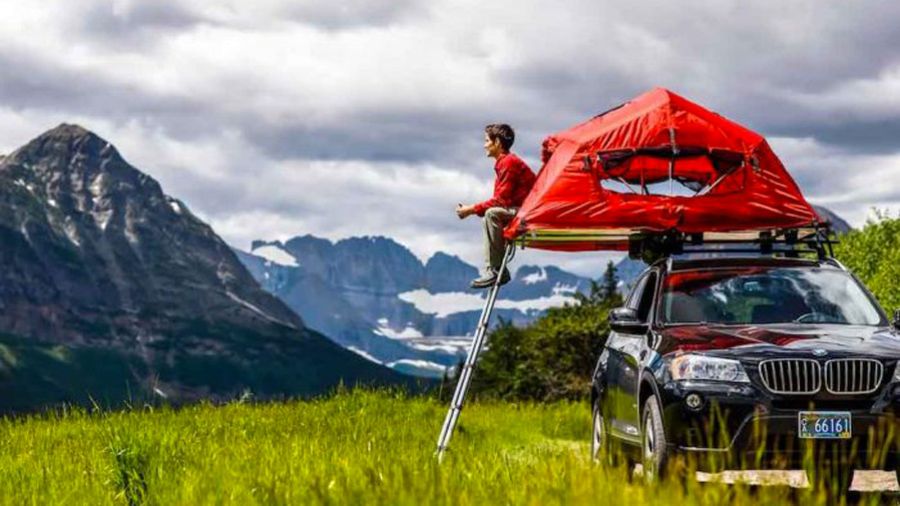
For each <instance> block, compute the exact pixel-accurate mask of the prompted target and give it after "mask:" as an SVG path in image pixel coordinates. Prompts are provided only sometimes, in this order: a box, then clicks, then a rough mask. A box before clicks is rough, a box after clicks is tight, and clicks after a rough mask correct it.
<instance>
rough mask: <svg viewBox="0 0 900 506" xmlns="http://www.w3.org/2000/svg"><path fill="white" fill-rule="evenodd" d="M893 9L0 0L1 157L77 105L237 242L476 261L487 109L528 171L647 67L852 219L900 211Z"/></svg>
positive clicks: (544, 258)
mask: <svg viewBox="0 0 900 506" xmlns="http://www.w3.org/2000/svg"><path fill="white" fill-rule="evenodd" d="M563 6H564V7H563ZM898 26H900V2H896V1H883V2H864V1H860V2H846V1H835V2H826V1H821V0H817V1H794V2H784V1H777V2H776V1H754V2H747V1H731V2H729V1H709V2H698V1H678V2H672V1H652V2H609V1H597V0H585V1H574V2H573V1H570V2H549V1H548V2H530V1H523V0H495V1H492V2H483V1H474V0H472V1H470V0H428V1H426V0H392V1H380V2H376V1H372V2H366V1H360V0H344V1H341V2H335V1H327V2H326V1H304V0H300V1H297V0H294V1H286V0H285V1H282V0H254V1H244V2H238V1H236V0H231V1H228V0H225V1H221V0H220V1H217V2H208V1H199V0H183V1H166V0H147V1H93V0H65V1H61V0H60V1H42V2H28V3H23V2H20V1H12V0H0V69H2V70H0V153H3V152H9V151H11V150H12V149H14V148H16V147H18V146H19V145H21V144H23V143H25V142H27V141H28V140H29V139H31V138H33V137H35V136H37V135H39V134H40V133H41V132H43V131H45V130H47V129H49V128H52V127H53V126H55V125H57V124H58V123H60V122H64V121H65V122H75V123H79V124H81V125H83V126H84V127H86V128H88V129H91V130H93V131H95V132H96V133H97V134H99V135H101V136H102V137H104V138H106V139H108V140H109V141H111V142H112V143H113V144H115V145H116V146H117V147H118V148H119V150H120V151H121V153H122V154H123V155H124V157H125V158H126V159H127V160H128V161H129V162H131V163H132V164H133V165H135V166H136V167H137V168H139V169H141V170H143V171H144V172H147V173H149V174H150V175H152V176H153V177H155V178H156V179H158V180H159V181H160V183H161V184H162V185H163V188H164V190H165V191H166V192H167V193H169V194H171V195H173V196H175V197H178V198H180V199H182V200H183V201H184V202H185V203H186V204H187V205H188V206H189V207H190V208H191V209H192V210H193V211H194V212H195V213H196V214H197V215H199V216H200V217H202V218H203V219H205V220H206V221H208V222H209V223H210V224H211V225H212V226H213V227H214V229H215V230H216V231H217V232H218V233H219V235H221V236H222V237H223V238H224V239H225V240H226V241H228V242H229V243H230V244H231V245H233V246H235V247H238V248H241V249H245V250H247V249H249V247H250V242H251V241H252V240H253V239H287V238H289V237H292V236H295V235H302V234H306V233H311V234H314V235H318V236H324V237H328V238H330V239H340V238H343V237H347V236H352V235H386V236H390V237H393V238H395V239H397V240H398V241H400V242H401V243H403V244H406V245H407V246H409V247H410V248H411V249H412V250H413V252H414V253H416V255H418V256H419V257H420V258H422V259H423V260H424V259H427V258H428V257H429V256H430V255H431V254H432V253H434V252H435V251H437V250H444V251H446V252H449V253H453V254H457V255H460V256H461V257H463V258H464V259H466V260H468V261H470V262H472V263H480V251H481V228H480V223H479V222H478V221H476V220H474V219H469V220H465V221H460V220H458V219H457V218H456V216H455V214H454V213H453V210H454V207H455V206H456V203H457V202H465V203H468V202H473V201H476V200H481V199H484V198H486V197H487V196H489V193H490V189H491V184H492V177H493V171H492V164H491V163H489V161H488V160H487V159H486V158H484V154H483V151H482V148H481V145H482V135H483V134H482V132H483V127H484V125H485V124H486V123H492V122H500V121H503V122H509V123H511V124H512V125H513V126H514V127H515V128H516V130H517V133H518V137H517V142H516V145H515V146H514V148H513V150H514V151H516V152H518V153H519V154H520V155H521V156H522V157H523V158H524V159H525V160H526V161H527V162H529V163H530V164H531V165H532V167H533V168H534V169H535V170H537V169H538V168H539V164H538V155H539V147H540V141H541V139H542V138H543V137H544V136H546V135H547V134H550V133H552V132H555V131H558V130H562V129H564V128H566V127H568V126H570V125H572V124H574V123H577V122H580V121H582V120H584V119H586V118H588V117H590V116H592V115H594V114H596V113H598V112H601V111H604V110H606V109H609V108H610V107H612V106H614V105H617V104H619V103H621V102H622V101H624V100H627V99H628V98H630V97H632V96H635V95H637V94H640V93H642V92H644V91H646V90H647V89H649V88H652V87H654V86H664V87H668V88H670V89H672V90H674V91H675V92H677V93H680V94H682V95H684V96H686V97H688V98H690V99H693V100H695V101H697V102H700V103H701V104H704V105H706V106H707V107H709V108H712V109H714V110H716V111H718V112H720V113H722V114H724V115H726V116H728V117H730V118H732V119H734V120H736V121H738V122H740V123H743V124H745V125H747V126H749V127H751V128H753V129H755V130H757V131H759V132H760V133H762V134H764V135H766V136H768V137H769V139H770V142H771V144H772V145H773V147H774V148H775V150H776V153H778V155H779V156H780V157H781V159H782V160H783V161H784V162H785V165H786V166H787V167H788V169H789V170H790V171H791V173H792V174H793V175H794V177H795V178H796V179H797V181H798V183H799V184H800V186H801V187H802V189H803V190H804V192H805V193H806V195H807V197H808V198H809V200H811V201H812V202H813V203H816V204H821V205H824V206H827V207H829V208H831V209H832V210H834V211H835V212H837V213H838V214H840V215H841V216H843V217H844V218H846V219H847V220H848V221H850V222H851V224H853V225H855V226H861V225H862V224H863V223H864V222H865V220H866V217H867V216H868V215H869V214H870V211H871V209H872V208H873V207H876V208H881V209H889V210H892V211H894V212H896V210H897V209H898V208H900V30H898V29H897V27H898ZM604 259H605V257H602V256H601V255H597V254H581V255H571V254H562V253H556V254H543V255H540V254H538V253H536V252H534V251H530V250H527V251H525V252H524V253H522V254H521V256H520V257H519V258H518V259H517V262H518V263H519V264H520V265H521V264H522V263H556V264H559V265H562V266H563V267H566V268H569V269H572V270H575V271H577V272H579V273H581V274H587V275H593V276H599V274H600V273H599V270H600V269H602V263H603V261H604Z"/></svg>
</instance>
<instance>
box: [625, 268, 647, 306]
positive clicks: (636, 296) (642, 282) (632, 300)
mask: <svg viewBox="0 0 900 506" xmlns="http://www.w3.org/2000/svg"><path fill="white" fill-rule="evenodd" d="M648 277H649V276H647V275H644V276H641V279H639V280H638V282H637V283H635V284H634V288H633V289H632V290H631V295H629V296H628V300H627V301H625V307H627V308H629V309H634V310H635V311H637V309H638V306H639V303H640V301H641V294H642V293H643V292H644V287H645V286H647V278H648Z"/></svg>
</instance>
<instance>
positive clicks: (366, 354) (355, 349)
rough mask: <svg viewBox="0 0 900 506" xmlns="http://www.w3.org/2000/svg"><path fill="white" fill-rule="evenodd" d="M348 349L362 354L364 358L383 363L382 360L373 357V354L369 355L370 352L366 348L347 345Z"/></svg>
mask: <svg viewBox="0 0 900 506" xmlns="http://www.w3.org/2000/svg"><path fill="white" fill-rule="evenodd" d="M347 349H348V350H350V351H352V352H353V353H356V354H357V355H359V356H361V357H362V358H364V359H366V360H369V361H371V362H375V363H376V364H381V363H382V362H381V361H380V360H378V359H377V358H375V357H373V356H372V355H369V354H368V353H366V351H365V350H361V349H359V348H357V347H356V346H347Z"/></svg>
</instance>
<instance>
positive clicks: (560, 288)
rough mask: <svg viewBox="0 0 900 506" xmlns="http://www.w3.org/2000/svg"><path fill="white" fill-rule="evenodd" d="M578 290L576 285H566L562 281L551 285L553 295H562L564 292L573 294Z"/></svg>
mask: <svg viewBox="0 0 900 506" xmlns="http://www.w3.org/2000/svg"><path fill="white" fill-rule="evenodd" d="M577 291H578V285H567V284H564V283H557V284H555V285H553V295H563V294H566V293H569V294H574V293H575V292H577Z"/></svg>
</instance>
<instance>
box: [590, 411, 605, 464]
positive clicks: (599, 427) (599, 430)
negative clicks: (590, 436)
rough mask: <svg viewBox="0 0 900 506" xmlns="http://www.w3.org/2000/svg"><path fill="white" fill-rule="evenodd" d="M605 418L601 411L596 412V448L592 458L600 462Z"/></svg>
mask: <svg viewBox="0 0 900 506" xmlns="http://www.w3.org/2000/svg"><path fill="white" fill-rule="evenodd" d="M603 437H604V433H603V416H601V415H600V411H599V410H596V411H594V448H593V450H594V451H593V455H592V457H593V458H594V460H598V461H599V460H600V452H601V449H602V448H603V446H602V445H603Z"/></svg>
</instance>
